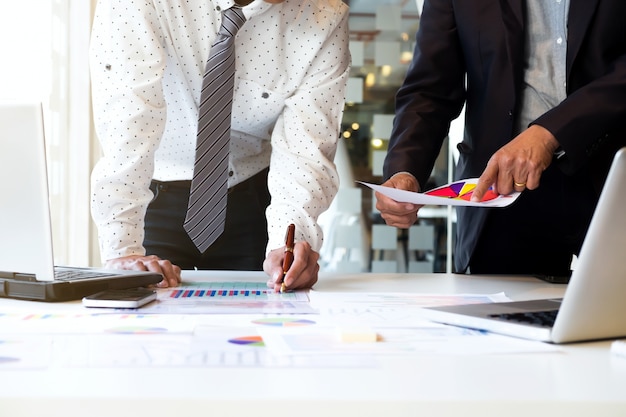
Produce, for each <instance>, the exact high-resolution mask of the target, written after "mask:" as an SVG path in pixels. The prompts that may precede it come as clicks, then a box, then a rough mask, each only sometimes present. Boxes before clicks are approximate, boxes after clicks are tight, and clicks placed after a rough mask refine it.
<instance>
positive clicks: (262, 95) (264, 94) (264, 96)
mask: <svg viewBox="0 0 626 417" xmlns="http://www.w3.org/2000/svg"><path fill="white" fill-rule="evenodd" d="M269 96H270V95H269V94H268V93H263V94H261V97H263V98H268V97H269Z"/></svg>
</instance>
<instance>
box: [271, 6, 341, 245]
mask: <svg viewBox="0 0 626 417" xmlns="http://www.w3.org/2000/svg"><path fill="white" fill-rule="evenodd" d="M347 11H348V9H347V7H345V5H341V6H340V7H338V8H337V9H336V14H335V18H334V23H333V25H332V26H331V27H330V28H329V30H328V36H327V37H326V38H325V39H324V41H323V42H322V44H321V46H320V48H319V50H318V52H317V54H316V56H315V58H314V60H313V61H312V63H311V65H310V68H309V70H308V71H307V76H306V77H305V78H304V80H303V82H302V84H301V86H300V88H299V89H298V90H297V91H296V92H295V93H294V94H293V95H292V96H291V97H288V98H287V99H286V100H285V107H284V110H283V112H282V114H281V115H280V116H279V117H278V120H277V122H276V125H275V128H274V131H273V133H272V138H271V141H272V154H271V160H270V171H269V178H268V188H269V191H270V194H271V197H272V200H271V204H270V206H269V207H268V209H267V222H268V236H269V241H268V246H267V251H268V252H269V251H270V250H273V249H276V248H279V247H282V246H283V245H284V243H285V242H284V239H285V230H286V228H287V225H288V224H289V223H294V224H295V225H296V241H298V240H300V241H306V242H308V243H309V244H310V245H311V247H312V248H313V250H315V251H319V250H320V248H321V246H322V240H323V237H322V230H321V228H320V227H319V225H318V224H317V219H318V216H319V215H320V214H321V213H323V212H324V211H325V210H326V209H328V207H329V206H330V204H331V202H332V200H333V198H334V197H335V195H336V193H337V189H338V187H339V178H338V174H337V169H336V167H335V164H334V161H333V160H334V156H335V151H336V148H337V140H338V138H339V133H340V128H341V119H342V116H343V109H344V104H345V89H346V83H347V80H348V75H349V71H350V52H349V46H348V13H347ZM302 47H303V48H310V47H311V46H310V45H308V44H307V45H302Z"/></svg>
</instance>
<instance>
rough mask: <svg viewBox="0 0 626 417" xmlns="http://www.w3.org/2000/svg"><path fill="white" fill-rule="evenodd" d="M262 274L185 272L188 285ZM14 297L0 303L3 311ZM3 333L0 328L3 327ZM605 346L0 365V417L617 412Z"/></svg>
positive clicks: (457, 282)
mask: <svg viewBox="0 0 626 417" xmlns="http://www.w3.org/2000/svg"><path fill="white" fill-rule="evenodd" d="M226 277H230V278H232V279H234V280H239V281H241V280H251V279H253V278H255V277H258V278H259V279H260V280H265V277H264V276H263V274H259V273H219V274H217V273H207V272H188V273H186V274H185V279H186V280H195V279H199V280H205V281H206V280H211V279H216V280H219V281H224V280H227V279H228V278H226ZM315 288H316V290H318V291H332V292H362V291H371V292H381V291H391V292H393V291H413V292H425V293H495V292H500V291H504V292H506V294H507V295H508V296H509V297H511V298H512V299H516V300H518V299H531V298H544V297H558V296H561V295H562V294H563V291H564V288H565V287H564V286H559V285H552V284H546V283H542V282H540V281H537V280H535V279H531V278H507V279H497V278H492V277H489V278H488V277H469V276H459V275H452V274H451V275H446V274H416V275H410V274H397V275H395V274H387V275H379V274H376V275H374V274H372V275H369V274H360V275H346V276H322V277H321V279H320V282H319V283H318V284H317V285H316V287H315ZM10 303H19V302H17V301H13V300H2V299H0V310H1V308H2V306H3V305H4V306H6V305H9V304H10ZM0 332H1V330H0ZM609 344H610V343H609V342H595V343H584V344H574V345H568V346H565V347H564V352H563V353H549V354H506V355H484V356H442V355H438V356H435V355H433V356H409V357H407V356H400V357H398V356H389V357H387V356H385V357H382V358H381V362H380V363H381V365H380V366H379V367H376V368H371V369H330V368H329V369H324V368H318V369H300V368H298V369H273V368H261V369H259V368H255V369H244V368H231V369H224V368H215V369H213V368H193V369H190V368H185V369H179V368H153V369H151V368H147V369H146V368H135V369H65V368H54V369H47V370H32V371H24V370H14V371H8V370H5V371H0V416H2V417H19V416H79V415H80V416H90V417H91V416H126V415H133V416H151V417H156V416H167V417H172V416H185V417H187V416H195V415H201V416H208V415H211V416H260V415H262V416H272V417H277V416H298V417H307V416H316V417H318V416H319V417H321V416H358V417H367V416H384V417H388V416H418V415H419V416H440V415H446V416H448V415H449V416H486V415H491V416H543V415H549V416H590V415H593V416H626V359H622V358H618V357H612V356H611V355H610V353H609V350H608V347H609Z"/></svg>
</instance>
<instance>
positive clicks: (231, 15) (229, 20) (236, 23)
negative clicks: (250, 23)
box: [218, 6, 246, 36]
mask: <svg viewBox="0 0 626 417" xmlns="http://www.w3.org/2000/svg"><path fill="white" fill-rule="evenodd" d="M245 21H246V16H245V15H244V14H243V10H241V7H237V6H233V7H231V8H230V9H226V10H224V14H223V16H222V27H221V28H220V30H219V32H218V34H219V35H221V36H235V35H236V34H237V31H238V30H239V29H240V28H241V26H243V24H244V23H245Z"/></svg>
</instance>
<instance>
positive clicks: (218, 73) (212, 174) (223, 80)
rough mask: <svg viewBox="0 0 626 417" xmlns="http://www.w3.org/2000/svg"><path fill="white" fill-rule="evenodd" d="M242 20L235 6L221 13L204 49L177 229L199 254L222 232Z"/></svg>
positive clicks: (242, 15) (240, 11)
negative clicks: (185, 195) (185, 198)
mask: <svg viewBox="0 0 626 417" xmlns="http://www.w3.org/2000/svg"><path fill="white" fill-rule="evenodd" d="M245 21H246V18H245V16H244V14H243V11H242V10H241V8H240V7H237V6H234V7H232V8H230V9H228V10H226V11H224V14H223V17H222V26H221V28H220V30H219V32H218V34H217V39H216V41H215V43H214V44H213V46H212V47H211V51H210V53H209V59H208V60H207V64H206V70H205V73H204V79H203V81H202V92H201V95H200V106H199V112H198V114H199V116H198V137H197V139H196V141H197V142H196V161H195V164H194V168H193V179H192V181H191V191H190V194H189V204H188V206H187V216H186V217H185V222H184V224H183V227H184V229H185V231H187V234H188V235H189V237H190V238H191V240H192V241H193V242H194V244H195V245H196V247H197V248H198V249H199V250H200V252H202V253H204V252H205V251H206V250H207V249H208V248H209V246H211V244H212V243H213V242H215V240H216V239H217V238H218V237H219V236H220V235H221V234H222V232H223V231H224V223H225V220H226V195H227V192H228V185H227V183H228V153H229V152H228V151H229V141H230V119H231V112H232V102H233V86H234V78H235V35H236V34H237V31H238V30H239V28H240V27H241V26H242V25H243V24H244V22H245Z"/></svg>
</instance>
